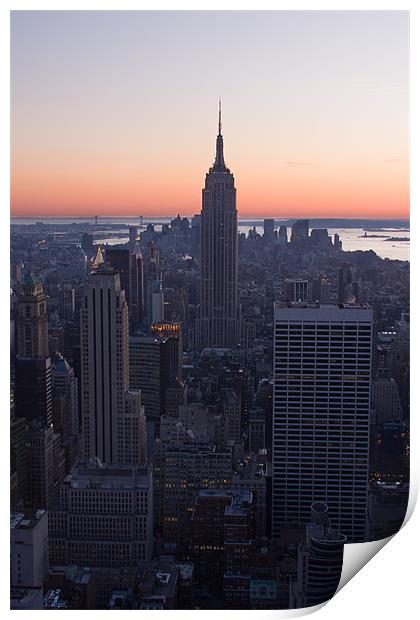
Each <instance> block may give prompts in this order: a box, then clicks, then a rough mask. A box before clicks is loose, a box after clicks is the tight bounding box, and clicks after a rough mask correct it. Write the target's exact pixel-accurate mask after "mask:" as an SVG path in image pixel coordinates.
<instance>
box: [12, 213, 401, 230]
mask: <svg viewBox="0 0 420 620" xmlns="http://www.w3.org/2000/svg"><path fill="white" fill-rule="evenodd" d="M97 217H98V221H97V225H100V224H107V223H109V224H110V223H113V222H115V223H118V222H124V221H126V222H133V224H137V225H139V224H140V215H139V216H133V215H127V216H124V215H116V216H111V215H106V216H100V215H98V216H97ZM176 217H177V216H176V215H174V216H143V223H144V224H147V223H150V224H153V223H157V222H164V223H167V222H170V220H171V219H174V218H176ZM181 217H187V218H188V219H191V217H192V216H191V215H189V216H187V215H186V216H181ZM264 219H274V225H275V226H282V225H283V226H284V225H285V226H288V227H290V226H292V224H293V223H294V222H296V221H297V220H298V219H308V220H309V228H363V229H365V230H368V231H372V232H373V231H375V232H382V231H383V229H389V228H392V229H394V230H395V231H401V232H405V231H409V230H410V228H409V226H410V220H409V219H396V218H392V219H386V218H382V219H360V218H287V219H278V218H275V217H274V218H264V217H258V218H257V217H255V218H249V217H241V216H239V217H238V223H240V224H242V225H243V226H244V225H248V226H250V227H252V226H262V225H263V223H264ZM60 220H61V221H62V222H63V224H64V223H66V224H67V225H69V224H72V223H75V224H77V223H80V224H82V223H83V224H93V225H95V216H86V217H76V216H75V217H73V216H42V215H38V216H34V217H25V216H17V217H15V216H13V217H11V219H10V223H11V224H12V225H13V224H14V225H19V224H20V221H26V222H28V223H30V224H36V223H37V222H42V223H44V221H45V223H48V221H54V222H57V223H59V222H60Z"/></svg>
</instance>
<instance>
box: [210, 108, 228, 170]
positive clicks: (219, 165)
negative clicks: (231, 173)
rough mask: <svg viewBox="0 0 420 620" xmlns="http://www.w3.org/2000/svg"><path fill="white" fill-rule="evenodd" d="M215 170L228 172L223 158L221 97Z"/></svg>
mask: <svg viewBox="0 0 420 620" xmlns="http://www.w3.org/2000/svg"><path fill="white" fill-rule="evenodd" d="M213 170H218V171H222V170H226V165H225V160H224V157H223V137H222V101H221V99H220V97H219V133H218V134H217V139H216V159H215V160H214V166H213Z"/></svg>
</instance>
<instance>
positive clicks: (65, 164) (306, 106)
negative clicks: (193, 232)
mask: <svg viewBox="0 0 420 620" xmlns="http://www.w3.org/2000/svg"><path fill="white" fill-rule="evenodd" d="M222 13H223V14H222ZM11 28H12V32H11V34H12V36H11V41H12V47H11V59H12V121H11V124H12V156H11V164H12V170H11V181H12V183H11V199H12V200H11V209H12V216H15V217H16V216H26V217H30V216H35V215H40V214H42V215H45V216H47V215H61V216H66V215H70V216H75V217H77V216H78V215H94V214H95V213H98V214H99V215H103V216H107V215H114V214H115V213H118V212H120V213H124V214H126V215H137V214H139V213H142V214H144V215H145V216H146V217H147V216H148V215H152V214H153V215H157V216H165V215H172V214H174V213H176V212H181V213H189V214H192V213H197V212H199V210H200V193H201V189H202V174H203V171H204V170H206V169H207V167H208V159H209V157H210V156H211V154H212V152H213V145H212V141H213V136H214V127H215V125H216V107H217V98H218V97H219V95H220V96H221V97H222V100H223V110H224V134H225V137H226V139H227V140H228V142H229V155H228V160H227V165H229V163H230V162H234V167H235V177H236V180H237V184H238V187H240V193H239V194H238V205H237V206H238V212H239V215H240V216H242V217H245V216H259V217H262V216H267V217H269V216H272V217H282V216H288V217H293V216H297V217H332V216H335V217H360V216H363V217H371V218H375V217H382V218H386V217H389V218H397V217H398V218H403V217H404V218H405V217H408V215H409V208H408V201H409V182H408V167H409V166H408V13H405V12H395V11H394V12H369V13H366V12H358V11H353V12H340V11H338V12H334V11H318V12H300V11H274V12H263V11H262V12H258V11H253V12H252V13H251V12H246V11H245V12H237V11H234V12H219V11H212V12H194V11H192V12H190V11H181V12H180V11H177V12H163V13H162V12H160V13H159V12H153V11H147V12H142V11H137V12H118V11H117V12H106V11H105V12H85V11H83V12H78V11H60V12H54V11H48V12H46V11H38V12H30V11H29V12H28V11H26V12H19V13H17V12H15V13H12V19H11ZM215 31H216V32H217V45H215V43H216V41H215V37H214V33H215ZM185 35H188V36H185ZM355 40H357V41H358V46H357V49H356V51H355V48H354V47H351V46H352V45H353V44H354V41H355ZM75 43H77V45H75ZM215 49H217V54H215ZM349 49H352V54H349V53H348V50H349ZM51 52H52V53H51ZM222 67H223V69H222ZM163 181H164V182H163Z"/></svg>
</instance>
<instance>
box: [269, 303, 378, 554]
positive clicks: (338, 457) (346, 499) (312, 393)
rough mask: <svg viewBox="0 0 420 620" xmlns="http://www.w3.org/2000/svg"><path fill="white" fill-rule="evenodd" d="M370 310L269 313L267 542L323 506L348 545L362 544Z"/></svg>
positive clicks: (297, 308) (300, 308)
mask: <svg viewBox="0 0 420 620" xmlns="http://www.w3.org/2000/svg"><path fill="white" fill-rule="evenodd" d="M372 324H373V314H372V309H371V308H369V307H367V306H364V307H361V306H335V305H328V304H325V305H323V304H321V305H317V304H311V305H309V304H301V305H298V304H293V305H284V306H281V307H276V308H275V310H274V345H275V352H274V398H273V405H274V411H273V418H274V422H273V424H274V429H273V503H272V528H273V537H274V538H276V537H278V536H279V535H280V533H281V530H282V527H284V526H285V525H288V526H292V527H294V526H299V525H302V524H304V523H306V522H308V521H309V520H310V514H311V513H310V511H311V504H312V503H313V502H326V503H327V504H328V508H329V515H330V519H331V525H332V527H334V528H335V529H338V530H339V531H340V533H341V534H344V535H345V536H347V539H348V541H349V542H361V541H363V540H364V537H365V521H366V510H367V490H368V454H369V421H370V390H371V386H370V383H371V358H372Z"/></svg>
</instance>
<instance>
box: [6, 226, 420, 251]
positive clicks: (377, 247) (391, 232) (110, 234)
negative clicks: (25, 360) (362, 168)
mask: <svg viewBox="0 0 420 620" xmlns="http://www.w3.org/2000/svg"><path fill="white" fill-rule="evenodd" d="M171 219H172V218H171V217H143V220H142V221H143V227H144V228H145V227H146V226H147V224H154V225H155V229H156V230H157V231H160V230H161V228H162V224H167V223H169V222H170V221H171ZM36 222H42V223H44V224H67V225H69V224H87V223H89V224H95V218H93V217H89V218H72V217H60V218H51V217H45V218H43V217H36V218H12V219H11V224H12V225H13V224H28V225H30V224H35V223H36ZM107 224H109V225H110V226H112V228H110V229H109V230H106V225H107ZM139 224H140V218H139V217H121V218H118V217H99V218H98V227H99V226H100V227H101V230H98V231H97V232H96V233H95V237H94V239H95V243H101V244H109V245H115V244H117V243H125V242H127V241H128V235H127V227H128V226H130V225H136V226H139ZM254 224H255V230H256V231H257V232H258V233H259V234H261V235H262V234H263V222H262V220H258V219H256V218H254V219H246V218H239V221H238V230H239V232H241V233H245V234H248V231H249V230H250V229H252V228H253V227H254ZM118 226H121V228H118ZM320 227H321V226H320ZM322 227H324V226H322ZM327 228H328V233H329V235H331V236H332V237H334V235H335V233H338V234H339V235H340V239H341V241H342V242H343V250H344V251H345V252H353V251H355V250H373V251H374V252H376V254H377V255H378V256H380V257H381V258H389V259H392V260H410V242H409V241H401V240H388V238H387V237H396V238H399V239H401V238H408V239H409V238H410V230H409V229H408V228H384V227H381V228H379V227H378V228H374V227H373V226H372V228H371V229H369V230H368V236H366V237H365V236H364V233H365V229H364V228H346V227H342V228H334V227H330V226H328V227H327ZM310 230H311V229H310ZM375 234H378V236H377V237H375V236H369V235H375ZM287 235H288V239H290V235H291V227H288V228H287Z"/></svg>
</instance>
